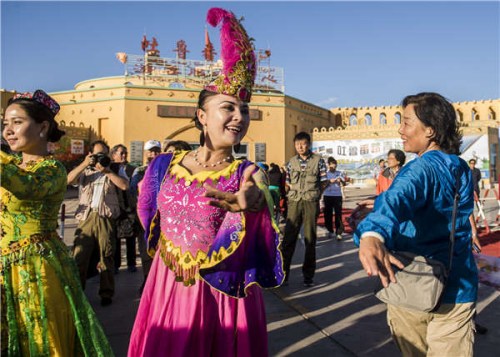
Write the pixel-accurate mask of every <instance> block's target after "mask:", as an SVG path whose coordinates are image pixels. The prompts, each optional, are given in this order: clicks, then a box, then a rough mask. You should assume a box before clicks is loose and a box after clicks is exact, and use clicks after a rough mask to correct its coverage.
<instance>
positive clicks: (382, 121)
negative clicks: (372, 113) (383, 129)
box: [379, 113, 387, 125]
mask: <svg viewBox="0 0 500 357" xmlns="http://www.w3.org/2000/svg"><path fill="white" fill-rule="evenodd" d="M379 122H380V125H385V124H387V117H386V116H385V113H380V117H379Z"/></svg>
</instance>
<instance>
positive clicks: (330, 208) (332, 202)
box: [323, 157, 345, 240]
mask: <svg viewBox="0 0 500 357" xmlns="http://www.w3.org/2000/svg"><path fill="white" fill-rule="evenodd" d="M326 177H327V179H328V186H327V187H326V189H325V192H324V193H323V201H324V202H325V208H324V216H325V227H326V229H327V230H328V232H329V237H330V238H331V237H333V236H334V235H336V237H337V240H342V233H344V224H343V223H342V186H343V185H344V184H345V175H344V173H343V172H340V171H338V170H337V160H335V158H333V157H329V158H328V171H327V172H326ZM334 211H335V234H334V232H333V225H332V214H333V212H334Z"/></svg>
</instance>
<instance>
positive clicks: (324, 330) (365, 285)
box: [64, 186, 500, 357]
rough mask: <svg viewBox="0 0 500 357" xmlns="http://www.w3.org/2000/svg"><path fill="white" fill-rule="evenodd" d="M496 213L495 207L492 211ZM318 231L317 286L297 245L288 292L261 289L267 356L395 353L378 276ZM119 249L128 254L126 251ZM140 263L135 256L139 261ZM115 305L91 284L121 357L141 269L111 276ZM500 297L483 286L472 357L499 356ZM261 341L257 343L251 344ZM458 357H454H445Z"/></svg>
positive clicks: (69, 227)
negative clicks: (306, 275) (104, 302)
mask: <svg viewBox="0 0 500 357" xmlns="http://www.w3.org/2000/svg"><path fill="white" fill-rule="evenodd" d="M346 189H347V190H346V196H347V199H346V203H345V205H344V206H345V207H347V208H353V207H354V206H355V202H357V201H359V200H360V199H362V198H364V197H367V196H370V195H372V194H373V191H374V190H373V188H363V187H352V186H347V188H346ZM75 197H76V191H74V190H71V189H70V190H69V191H68V199H67V200H66V201H65V204H66V215H67V216H68V217H72V214H73V213H74V211H75V208H76V205H77V202H76V200H75ZM492 211H494V209H492ZM75 227H76V224H75V222H74V220H72V219H69V218H67V220H66V224H65V232H64V239H65V242H66V243H67V244H68V245H71V244H72V239H73V233H74V229H75ZM325 232H326V230H325V229H324V228H322V227H318V237H319V239H318V245H317V264H318V266H317V272H316V277H315V281H316V283H317V284H316V285H315V286H314V287H312V288H305V287H303V285H302V274H301V263H302V257H303V254H304V249H303V245H302V244H300V243H298V244H297V249H296V252H295V255H294V259H293V263H292V271H291V276H290V284H289V286H288V287H283V288H278V289H272V290H266V291H265V292H264V297H265V302H266V311H267V319H268V324H267V327H268V332H269V354H270V355H271V356H290V355H291V356H311V355H315V354H316V355H320V354H322V355H324V356H384V357H392V356H399V355H400V354H399V352H398V350H397V348H396V346H395V345H394V343H393V342H392V341H391V338H390V334H389V329H388V327H387V325H386V318H385V306H384V304H382V303H379V302H378V300H377V299H376V298H375V297H373V294H372V291H373V289H374V286H375V284H376V279H375V278H368V277H367V276H366V274H365V273H364V272H363V270H362V269H361V265H360V263H359V261H358V257H357V249H356V247H355V245H354V244H353V242H352V237H351V236H348V235H346V236H345V237H344V239H343V240H342V241H340V242H339V241H336V240H332V239H326V235H325ZM122 251H123V252H124V251H125V246H123V248H122ZM138 261H139V259H138ZM115 278H116V293H115V298H114V299H113V304H112V305H110V306H108V307H101V306H100V304H99V301H100V300H99V297H98V295H97V291H98V287H99V281H98V278H97V277H94V278H92V279H89V281H88V283H87V289H86V294H87V296H88V298H89V300H90V302H91V304H92V306H93V307H94V309H95V311H96V313H97V315H98V317H99V319H100V321H101V322H102V324H103V327H104V330H105V332H106V334H107V336H108V338H109V340H110V343H111V346H112V347H113V350H114V351H115V354H116V356H119V357H121V356H126V352H127V347H128V341H129V337H130V332H131V329H132V325H133V322H134V318H135V314H136V310H137V307H138V304H139V299H140V298H139V295H138V289H139V286H140V284H141V282H142V272H141V269H140V268H139V269H138V271H137V272H136V273H129V272H128V271H127V270H126V268H123V267H122V269H121V271H120V274H117V275H115ZM499 307H500V292H499V291H496V290H495V289H493V288H491V287H489V286H485V285H482V284H480V288H479V300H478V317H477V321H478V322H479V323H481V324H482V325H484V326H485V327H487V328H489V332H488V333H487V334H486V335H477V336H476V344H475V348H474V349H475V355H476V356H479V357H489V356H498V349H499V347H500V308H499ZM256 343H258V341H256ZM450 357H455V356H450Z"/></svg>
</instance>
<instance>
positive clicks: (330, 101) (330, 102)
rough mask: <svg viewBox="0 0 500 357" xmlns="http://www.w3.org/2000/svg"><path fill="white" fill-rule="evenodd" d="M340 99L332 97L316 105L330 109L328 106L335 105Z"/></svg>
mask: <svg viewBox="0 0 500 357" xmlns="http://www.w3.org/2000/svg"><path fill="white" fill-rule="evenodd" d="M338 99H339V98H338V97H330V98H327V99H325V100H322V101H320V102H318V103H316V105H317V106H320V107H328V106H331V105H333V104H334V103H335V102H336V101H337V100H338Z"/></svg>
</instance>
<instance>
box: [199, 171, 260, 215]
mask: <svg viewBox="0 0 500 357" xmlns="http://www.w3.org/2000/svg"><path fill="white" fill-rule="evenodd" d="M254 170H255V165H252V166H249V167H247V168H246V169H245V171H244V172H243V184H242V185H241V187H240V190H239V191H237V192H236V193H231V192H224V191H220V190H217V189H216V188H214V187H212V186H210V185H208V184H207V183H205V184H204V185H203V187H204V188H205V190H206V192H205V194H204V196H205V197H209V198H214V199H213V200H210V201H209V202H208V204H209V205H211V206H214V207H219V208H222V209H224V210H226V211H229V212H242V211H250V212H258V211H260V210H261V209H262V208H263V207H264V205H265V197H264V193H263V192H262V191H261V190H260V189H259V187H258V186H257V183H256V181H255V178H254V174H253V171H254Z"/></svg>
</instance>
